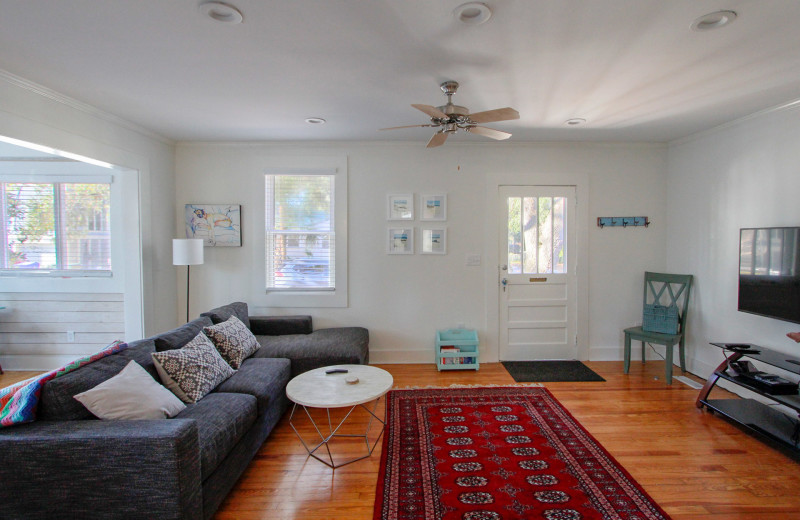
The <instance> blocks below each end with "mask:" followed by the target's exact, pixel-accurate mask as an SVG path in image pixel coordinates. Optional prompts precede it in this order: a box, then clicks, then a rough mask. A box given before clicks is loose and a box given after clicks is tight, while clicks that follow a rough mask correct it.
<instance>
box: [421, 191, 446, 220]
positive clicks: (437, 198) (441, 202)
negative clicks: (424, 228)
mask: <svg viewBox="0 0 800 520" xmlns="http://www.w3.org/2000/svg"><path fill="white" fill-rule="evenodd" d="M419 211H420V216H419V219H420V220H447V194H446V193H435V194H431V195H420V209H419Z"/></svg>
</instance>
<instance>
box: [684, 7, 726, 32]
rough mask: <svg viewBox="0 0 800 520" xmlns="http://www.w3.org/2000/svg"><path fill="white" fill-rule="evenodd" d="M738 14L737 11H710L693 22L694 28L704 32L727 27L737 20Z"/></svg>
mask: <svg viewBox="0 0 800 520" xmlns="http://www.w3.org/2000/svg"><path fill="white" fill-rule="evenodd" d="M736 17H737V14H736V12H735V11H715V12H713V13H708V14H706V15H703V16H701V17H700V18H698V19H696V20H695V21H694V23H693V24H692V30H693V31H698V32H703V31H711V30H712V29H719V28H720V27H725V26H726V25H729V24H731V23H732V22H733V21H734V20H736Z"/></svg>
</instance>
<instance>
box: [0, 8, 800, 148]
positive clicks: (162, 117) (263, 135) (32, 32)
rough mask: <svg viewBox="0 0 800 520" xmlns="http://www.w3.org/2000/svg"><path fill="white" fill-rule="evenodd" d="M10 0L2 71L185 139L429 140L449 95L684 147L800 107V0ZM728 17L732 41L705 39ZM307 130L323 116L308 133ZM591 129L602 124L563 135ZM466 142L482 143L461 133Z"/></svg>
mask: <svg viewBox="0 0 800 520" xmlns="http://www.w3.org/2000/svg"><path fill="white" fill-rule="evenodd" d="M463 1H464V0H230V3H232V4H234V5H236V6H237V7H238V8H239V9H240V10H241V11H242V13H243V14H244V23H242V24H241V25H224V24H219V23H215V22H213V21H211V20H210V19H208V18H204V17H203V16H201V15H200V13H199V10H198V4H199V3H200V0H111V1H109V0H69V1H64V0H27V1H21V0H0V13H1V14H2V15H1V16H0V69H4V70H6V71H8V72H10V73H12V74H14V75H17V76H20V77H22V78H25V79H27V80H30V81H33V82H35V83H39V84H41V85H44V86H45V87H49V88H50V89H53V90H55V91H57V92H60V93H63V94H65V95H67V96H69V97H72V98H74V99H77V100H79V101H82V102H85V103H88V104H90V105H93V106H95V107H98V108H100V109H102V110H104V111H107V112H110V113H112V114H115V115H117V116H119V117H122V118H124V119H127V120H129V121H131V122H134V123H136V124H138V125H140V126H142V127H145V128H147V129H150V130H152V131H154V132H156V133H158V134H160V135H162V136H165V137H167V138H170V139H174V140H177V141H194V140H226V141H227V140H288V139H291V140H386V139H399V140H415V141H419V142H420V143H421V145H422V144H424V143H425V142H426V141H427V139H428V137H429V135H430V133H431V129H427V128H412V129H405V130H396V131H392V132H378V131H377V129H379V128H383V127H389V126H396V125H413V124H423V123H426V122H427V120H426V116H425V115H424V114H422V113H421V112H418V111H416V110H414V109H413V108H411V107H410V106H409V105H410V104H411V103H422V104H429V105H440V104H443V102H444V101H445V98H444V96H443V95H442V93H441V91H440V90H439V83H441V82H442V81H443V80H446V79H453V80H456V81H458V82H459V83H461V88H460V89H459V92H458V93H457V94H456V96H455V98H454V102H455V103H456V104H460V105H465V106H467V107H469V108H470V110H471V111H473V112H479V111H483V110H487V109H493V108H498V107H505V106H511V107H514V108H516V109H517V110H518V111H519V112H520V114H521V118H520V119H519V121H511V122H502V123H491V124H487V126H490V127H494V128H498V129H501V130H507V131H509V132H512V133H513V134H514V136H513V137H512V139H511V141H512V142H513V141H531V140H589V141H595V140H604V141H661V142H663V141H670V140H673V139H677V138H681V137H684V136H687V135H690V134H692V133H694V132H697V131H701V130H704V129H707V128H711V127H714V126H717V125H719V124H721V123H724V122H727V121H731V120H734V119H737V118H740V117H743V116H746V115H748V114H752V113H754V112H757V111H760V110H763V109H767V108H771V107H775V106H780V105H782V104H785V103H788V102H792V101H794V100H797V99H800V29H798V26H799V25H800V2H798V1H797V0H749V1H748V0H582V1H579V0H487V1H486V2H485V3H486V4H487V5H489V6H490V7H491V8H492V10H493V12H494V16H493V17H492V19H491V20H490V21H489V22H487V23H485V24H483V25H479V26H467V25H464V24H461V23H459V22H457V21H455V19H454V18H453V16H452V11H453V9H454V8H455V7H456V6H458V5H460V4H461V3H463ZM719 9H732V10H734V11H736V12H737V13H738V14H739V17H738V19H737V20H736V21H735V22H734V23H733V24H731V25H730V26H728V27H725V28H722V29H719V30H714V31H708V32H703V33H701V32H694V31H692V30H691V29H690V26H691V24H692V22H693V21H694V20H695V18H697V17H698V16H701V15H703V14H706V13H709V12H712V11H716V10H719ZM307 117H322V118H325V119H327V121H328V123H327V124H325V125H309V124H306V123H305V122H304V119H305V118H307ZM573 117H581V118H585V119H587V120H588V123H587V124H585V125H583V126H581V127H566V126H565V125H564V121H565V120H567V119H569V118H573ZM457 137H458V138H459V139H462V140H484V138H482V137H480V136H474V135H459V136H457Z"/></svg>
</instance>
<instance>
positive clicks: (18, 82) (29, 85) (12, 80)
mask: <svg viewBox="0 0 800 520" xmlns="http://www.w3.org/2000/svg"><path fill="white" fill-rule="evenodd" d="M0 80H3V81H5V82H6V83H8V84H10V85H13V86H15V87H17V88H21V89H24V90H27V91H28V92H31V93H33V94H35V95H37V96H41V97H43V98H46V99H49V100H51V101H55V102H56V103H60V104H62V105H65V106H68V107H69V108H72V109H73V110H77V111H79V112H83V113H84V114H88V115H90V116H92V117H96V118H98V119H101V120H103V121H106V122H108V123H111V124H114V125H117V126H121V127H123V128H126V129H128V130H131V131H133V132H136V133H137V134H141V135H143V136H145V137H148V138H150V139H154V140H156V141H159V142H162V143H164V144H168V145H174V144H175V141H173V140H172V139H169V138H167V137H164V136H163V135H160V134H157V133H155V132H153V131H152V130H149V129H147V128H145V127H143V126H140V125H137V124H136V123H133V122H131V121H128V120H127V119H123V118H121V117H119V116H116V115H114V114H112V113H110V112H106V111H105V110H101V109H99V108H97V107H95V106H92V105H90V104H88V103H84V102H83V101H78V100H77V99H74V98H71V97H69V96H66V95H64V94H61V93H59V92H56V91H55V90H52V89H49V88H47V87H45V86H44V85H40V84H38V83H34V82H33V81H30V80H27V79H25V78H22V77H20V76H17V75H16V74H12V73H10V72H8V71H6V70H3V69H0Z"/></svg>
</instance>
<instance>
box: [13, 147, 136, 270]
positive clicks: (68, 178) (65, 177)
mask: <svg viewBox="0 0 800 520" xmlns="http://www.w3.org/2000/svg"><path fill="white" fill-rule="evenodd" d="M8 166H12V165H8ZM13 166H18V165H13ZM13 166H12V167H11V168H8V167H7V168H6V172H7V173H2V174H0V182H22V183H40V184H69V183H79V184H108V185H109V187H110V199H111V215H110V217H111V229H110V231H111V259H110V260H111V269H104V270H100V269H98V270H91V269H87V270H81V269H58V268H57V269H32V270H27V269H11V268H7V269H0V277H12V278H16V277H19V278H41V277H53V278H110V277H112V276H113V272H114V265H115V264H116V262H117V261H118V259H119V255H117V254H115V249H119V243H118V242H119V238H118V237H116V238H115V230H117V229H121V228H120V222H115V220H117V221H118V220H120V217H121V212H120V211H118V210H115V206H116V207H118V206H119V204H120V198H121V197H120V195H121V194H120V189H119V186H115V185H114V176H113V175H110V174H105V173H101V174H75V173H70V172H69V170H73V169H81V168H96V167H95V166H89V165H85V164H82V163H72V164H70V163H66V164H64V163H61V164H58V163H56V164H53V163H47V162H44V161H43V162H42V163H37V166H36V168H37V170H39V171H47V170H51V169H52V170H60V171H64V173H63V174H59V173H34V174H17V173H13V169H14V168H13ZM9 170H12V171H9ZM2 234H3V236H4V235H5V233H4V231H3V232H2ZM62 238H63V237H62ZM115 242H117V243H115Z"/></svg>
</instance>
